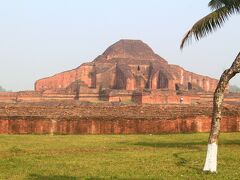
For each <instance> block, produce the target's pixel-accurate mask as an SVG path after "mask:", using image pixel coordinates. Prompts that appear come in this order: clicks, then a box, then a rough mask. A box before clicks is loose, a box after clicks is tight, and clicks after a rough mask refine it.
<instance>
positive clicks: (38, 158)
mask: <svg viewBox="0 0 240 180" xmlns="http://www.w3.org/2000/svg"><path fill="white" fill-rule="evenodd" d="M207 137H208V134H205V133H203V134H202V133H200V134H171V135H99V136H95V135H87V136H70V135H69V136H48V135H42V136H39V135H0V179H47V180H52V179H69V180H70V179H73V180H74V179H238V178H239V177H240V133H227V134H221V137H220V139H221V141H220V146H219V167H218V173H217V174H209V173H203V172H202V168H203V163H204V160H205V153H206V152H205V151H206V143H207Z"/></svg>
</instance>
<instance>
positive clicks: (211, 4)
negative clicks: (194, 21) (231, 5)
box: [208, 0, 225, 10]
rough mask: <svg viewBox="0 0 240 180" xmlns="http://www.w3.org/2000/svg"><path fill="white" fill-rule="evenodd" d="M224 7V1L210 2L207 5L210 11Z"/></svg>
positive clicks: (213, 0)
mask: <svg viewBox="0 0 240 180" xmlns="http://www.w3.org/2000/svg"><path fill="white" fill-rule="evenodd" d="M224 5H225V0H211V1H210V2H209V3H208V6H209V7H210V8H211V9H212V10H216V9H219V8H221V7H223V6H224Z"/></svg>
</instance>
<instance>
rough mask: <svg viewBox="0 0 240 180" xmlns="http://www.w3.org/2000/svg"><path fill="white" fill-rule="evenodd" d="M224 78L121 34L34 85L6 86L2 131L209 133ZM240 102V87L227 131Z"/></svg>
mask: <svg viewBox="0 0 240 180" xmlns="http://www.w3.org/2000/svg"><path fill="white" fill-rule="evenodd" d="M217 82H218V81H217V80H216V79H213V78H210V77H207V76H202V75H198V74H195V73H192V72H189V71H186V70H184V69H183V68H182V67H180V66H177V65H171V64H168V62H167V61H166V60H164V59H163V58H162V57H160V56H159V55H157V54H155V53H154V52H153V50H152V49H151V48H150V47H149V46H148V45H146V44H145V43H143V42H142V41H139V40H120V41H118V42H117V43H115V44H113V45H112V46H110V47H109V48H108V49H107V50H106V51H105V52H104V53H103V54H102V55H100V56H98V57H97V58H96V59H94V60H93V61H92V62H89V63H84V64H82V65H81V66H79V67H77V68H76V69H73V70H70V71H65V72H62V73H59V74H56V75H54V76H52V77H47V78H44V79H40V80H38V81H36V83H35V90H34V91H21V92H4V93H3V92H2V93H0V134H32V133H34V134H144V133H151V134H158V133H178V132H207V131H209V130H210V124H211V115H212V103H211V101H212V97H213V91H214V89H215V87H216V85H217ZM96 102H97V103H96ZM130 102H131V103H130ZM239 104H240V96H239V94H237V93H236V94H233V93H232V94H231V93H229V94H226V96H225V103H224V106H223V119H222V121H221V131H224V132H232V131H240V118H239V117H240V116H239V115H240V106H239Z"/></svg>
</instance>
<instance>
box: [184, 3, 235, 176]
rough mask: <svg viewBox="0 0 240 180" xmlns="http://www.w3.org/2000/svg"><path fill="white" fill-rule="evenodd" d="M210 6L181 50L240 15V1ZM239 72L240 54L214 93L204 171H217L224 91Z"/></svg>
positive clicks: (193, 28)
mask: <svg viewBox="0 0 240 180" xmlns="http://www.w3.org/2000/svg"><path fill="white" fill-rule="evenodd" d="M208 5H209V7H210V8H211V9H212V12H211V13H210V14H208V15H207V16H205V17H203V18H202V19H200V20H199V21H198V22H196V23H195V24H194V25H193V26H192V28H191V29H190V30H189V31H188V32H187V34H186V35H185V36H184V38H183V40H182V43H181V46H180V47H181V49H182V48H183V47H184V46H185V44H186V42H189V40H191V39H192V37H194V38H195V39H196V40H200V39H201V38H203V37H205V36H206V35H208V34H209V33H211V32H213V31H215V30H216V29H218V28H221V27H222V25H223V24H224V23H225V21H226V20H228V18H229V17H230V16H231V15H234V14H239V13H240V0H211V1H210V2H209V4H208ZM239 72H240V53H239V54H238V55H237V57H236V59H235V60H234V62H233V64H232V66H231V67H230V68H229V69H227V70H225V71H224V72H223V74H222V76H221V78H220V80H219V83H218V85H217V88H216V90H215V93H214V99H213V116H212V126H211V132H210V136H209V140H208V151H207V157H206V162H205V165H204V168H203V170H204V171H210V172H216V171H217V147H218V137H219V130H220V120H221V112H222V111H221V107H222V102H223V98H224V91H225V89H226V87H227V85H228V82H229V80H230V79H231V78H232V77H234V76H235V75H236V74H237V73H239Z"/></svg>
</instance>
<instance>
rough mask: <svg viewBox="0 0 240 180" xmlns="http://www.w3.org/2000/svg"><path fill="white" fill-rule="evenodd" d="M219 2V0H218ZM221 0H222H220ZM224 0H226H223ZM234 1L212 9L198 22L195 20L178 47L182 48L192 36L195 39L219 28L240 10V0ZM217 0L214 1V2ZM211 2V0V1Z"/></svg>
mask: <svg viewBox="0 0 240 180" xmlns="http://www.w3.org/2000/svg"><path fill="white" fill-rule="evenodd" d="M218 1H219V2H220V0H218ZM222 1H223V0H222ZM225 1H226V0H225ZM231 1H234V3H235V4H234V5H233V4H232V5H231V6H230V5H225V6H223V7H220V8H219V9H217V10H215V11H213V12H212V13H210V14H209V15H207V16H205V17H203V18H202V19H200V20H199V21H198V22H196V23H195V24H194V25H193V27H192V28H191V29H190V30H189V31H188V32H187V33H186V35H185V36H184V38H183V40H182V42H181V45H180V48H181V49H183V47H184V46H185V44H186V42H189V41H191V40H192V38H193V37H194V38H195V39H196V40H197V41H198V40H199V39H201V38H203V37H205V36H207V35H208V34H209V33H212V32H213V31H215V30H217V29H218V28H221V27H222V26H223V24H224V23H225V21H226V20H227V19H228V18H229V17H230V16H231V15H233V14H236V13H239V12H240V0H231ZM216 2H217V0H216V1H215V3H216ZM212 3H213V1H212Z"/></svg>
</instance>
